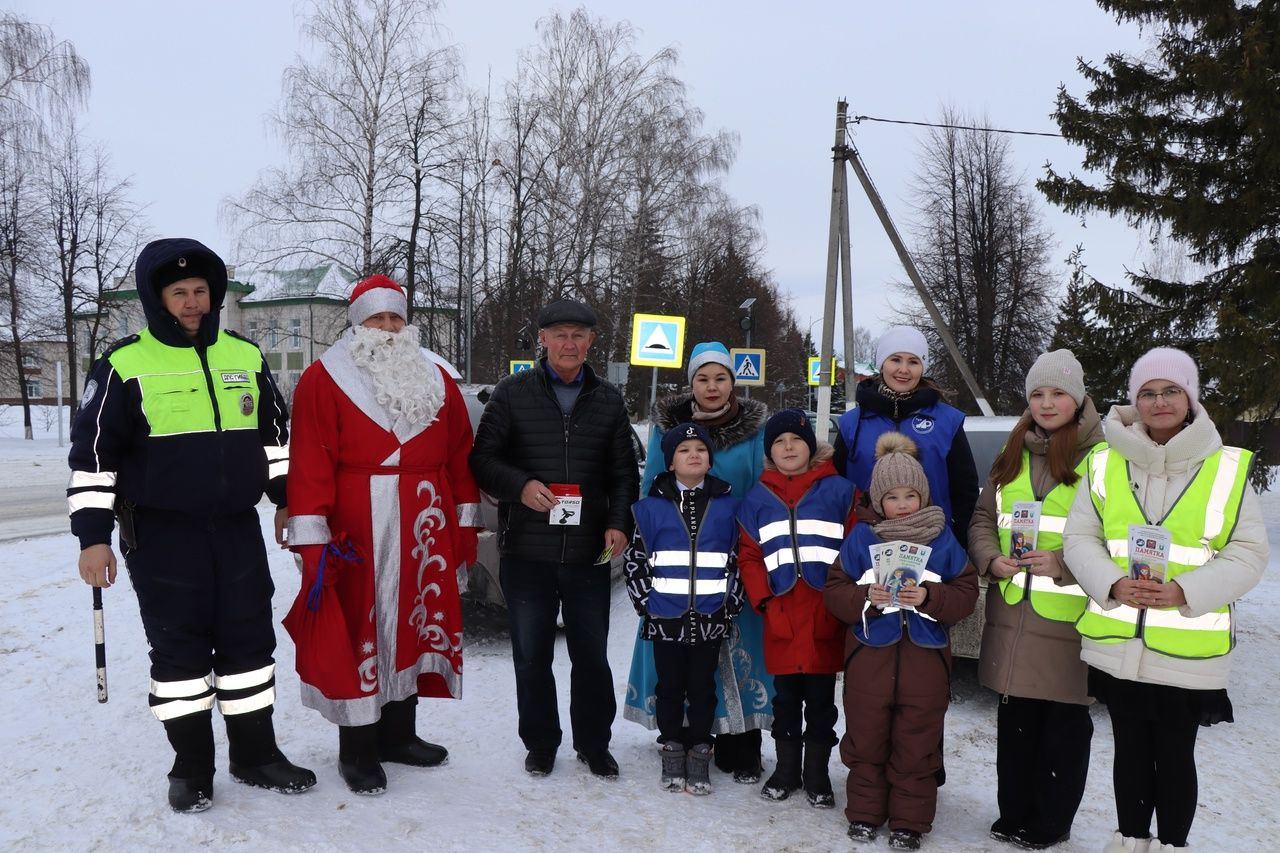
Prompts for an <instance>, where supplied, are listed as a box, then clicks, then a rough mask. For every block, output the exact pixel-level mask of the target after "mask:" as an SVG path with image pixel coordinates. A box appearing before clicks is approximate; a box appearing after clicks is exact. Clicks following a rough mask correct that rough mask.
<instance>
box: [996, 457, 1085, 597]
mask: <svg viewBox="0 0 1280 853" xmlns="http://www.w3.org/2000/svg"><path fill="white" fill-rule="evenodd" d="M1086 461H1087V457H1086V458H1085V459H1082V460H1081V461H1080V464H1079V465H1078V466H1077V467H1076V473H1077V474H1078V475H1080V477H1081V478H1082V479H1081V480H1077V481H1076V483H1075V485H1071V486H1067V485H1064V484H1062V483H1059V484H1058V485H1057V486H1054V487H1053V489H1052V490H1050V492H1049V494H1047V495H1045V496H1044V500H1043V501H1042V502H1041V507H1040V527H1039V532H1038V533H1037V535H1036V550H1037V551H1061V550H1062V530H1063V528H1064V527H1065V526H1066V524H1067V513H1068V512H1069V511H1070V510H1071V502H1072V501H1073V500H1075V496H1076V489H1077V487H1079V485H1080V483H1081V482H1082V480H1083V477H1084V474H1085V463H1086ZM1036 499H1037V498H1036V495H1035V491H1034V489H1032V487H1031V453H1030V452H1029V451H1027V450H1025V449H1024V450H1023V451H1022V470H1020V471H1019V472H1018V476H1017V478H1015V479H1014V480H1013V482H1011V483H1009V484H1007V485H1004V486H999V487H997V488H996V509H997V511H998V512H999V513H1000V514H999V517H998V518H997V519H996V526H997V529H998V530H999V532H1000V549H1001V550H1002V551H1003V552H1004V553H1005V554H1006V555H1007V554H1008V553H1009V544H1010V542H1011V541H1012V539H1013V505H1014V504H1015V503H1017V502H1019V501H1034V500H1036ZM999 586H1000V596H1001V598H1003V599H1004V601H1005V603H1006V604H1018V603H1019V602H1021V601H1022V600H1023V599H1024V598H1025V599H1029V600H1030V601H1031V609H1032V610H1034V611H1035V612H1036V613H1038V614H1039V615H1041V616H1043V617H1044V618H1045V619H1051V620H1053V621H1054V622H1074V621H1076V620H1077V619H1079V618H1080V614H1081V613H1083V612H1084V608H1085V605H1086V604H1087V603H1088V601H1089V597H1088V596H1087V595H1085V594H1084V590H1083V589H1081V588H1080V587H1079V586H1077V585H1076V584H1074V583H1073V584H1066V585H1063V586H1059V585H1058V584H1057V583H1055V582H1054V580H1053V578H1047V577H1043V576H1042V575H1033V574H1031V572H1028V571H1027V570H1026V569H1023V570H1021V571H1019V572H1018V573H1017V574H1015V575H1012V576H1011V577H1007V578H1004V579H1002V580H1001V581H1000V584H999Z"/></svg>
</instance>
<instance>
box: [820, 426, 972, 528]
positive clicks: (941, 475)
mask: <svg viewBox="0 0 1280 853" xmlns="http://www.w3.org/2000/svg"><path fill="white" fill-rule="evenodd" d="M963 427H964V413H963V412H961V411H960V410H959V409H955V408H953V407H951V406H948V405H947V404H946V403H933V404H931V405H928V406H925V407H924V408H923V409H921V410H920V411H918V412H916V413H915V414H913V415H908V416H907V417H905V418H903V419H902V421H901V423H897V424H895V423H894V422H893V420H892V419H890V418H888V417H885V416H884V415H881V414H877V413H875V412H871V411H866V410H864V409H863V408H862V407H861V406H859V407H858V408H856V409H850V410H849V411H847V412H845V413H844V414H843V415H841V416H840V437H841V438H842V439H843V440H844V446H845V448H846V449H847V450H848V454H849V455H848V461H847V462H846V463H845V470H844V475H845V477H847V478H848V479H849V480H850V481H852V482H853V484H854V485H855V486H857V487H858V488H859V489H862V491H864V492H869V491H870V490H871V469H872V468H874V467H875V464H876V439H878V438H879V437H880V436H881V435H883V434H884V433H886V432H895V431H896V432H900V433H902V434H903V435H905V436H907V437H908V438H910V439H911V440H912V441H914V442H915V444H916V447H917V448H919V452H920V465H921V467H923V468H924V475H925V477H926V478H927V479H928V481H929V499H930V502H931V503H935V504H937V505H938V506H940V507H942V511H943V512H944V513H945V514H946V516H947V524H948V525H949V524H950V523H951V486H950V478H949V477H948V476H947V454H948V453H950V452H951V442H952V440H953V439H954V438H955V436H956V433H957V432H959V431H960V429H961V428H963Z"/></svg>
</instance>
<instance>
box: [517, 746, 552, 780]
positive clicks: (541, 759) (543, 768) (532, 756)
mask: <svg viewBox="0 0 1280 853" xmlns="http://www.w3.org/2000/svg"><path fill="white" fill-rule="evenodd" d="M555 766H556V750H555V747H550V748H546V747H540V748H538V749H531V750H529V754H528V755H526V756H525V757H524V772H526V773H528V774H529V775H530V776H547V775H550V773H551V769H552V768H553V767H555Z"/></svg>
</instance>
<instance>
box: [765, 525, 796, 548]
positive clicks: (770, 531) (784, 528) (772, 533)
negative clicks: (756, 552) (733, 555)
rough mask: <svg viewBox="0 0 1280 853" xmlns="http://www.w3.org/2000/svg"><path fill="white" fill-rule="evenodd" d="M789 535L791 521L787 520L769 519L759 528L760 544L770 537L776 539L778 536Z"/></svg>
mask: <svg viewBox="0 0 1280 853" xmlns="http://www.w3.org/2000/svg"><path fill="white" fill-rule="evenodd" d="M790 535H791V522H789V521H785V520H784V521H771V522H769V523H768V524H766V525H765V526H764V527H761V528H760V539H759V541H760V544H761V545H763V544H764V543H766V542H768V541H769V540H770V539H777V538H778V537H779V536H790Z"/></svg>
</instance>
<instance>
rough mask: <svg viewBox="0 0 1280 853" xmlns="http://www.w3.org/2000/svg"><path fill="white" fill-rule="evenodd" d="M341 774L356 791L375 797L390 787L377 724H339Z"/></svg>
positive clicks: (354, 791) (339, 766) (339, 765)
mask: <svg viewBox="0 0 1280 853" xmlns="http://www.w3.org/2000/svg"><path fill="white" fill-rule="evenodd" d="M338 774H339V775H340V776H341V777H342V781H343V782H346V783H347V787H348V788H349V789H351V793H353V794H360V795H361V796H367V797H374V796H377V795H378V794H381V793H383V792H384V791H386V790H387V774H386V772H385V771H384V770H383V769H382V765H381V764H379V763H378V735H377V732H376V730H375V726H374V725H372V724H370V725H367V726H338Z"/></svg>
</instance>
